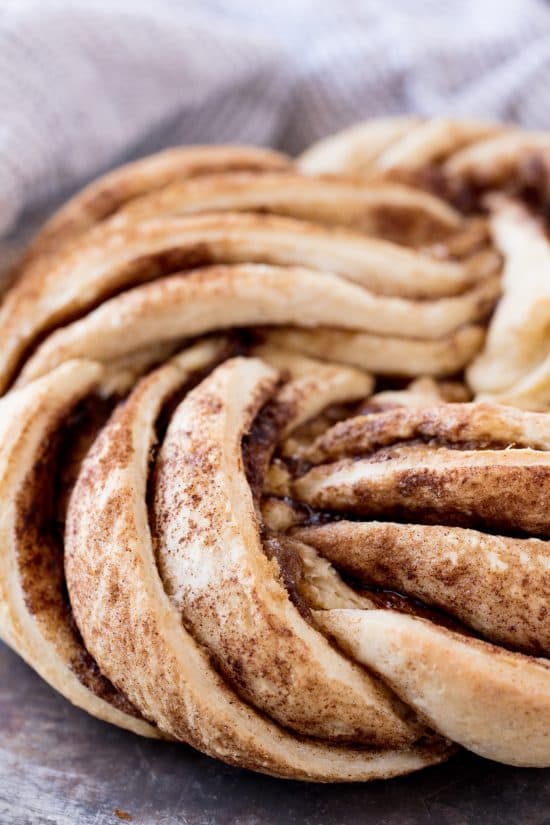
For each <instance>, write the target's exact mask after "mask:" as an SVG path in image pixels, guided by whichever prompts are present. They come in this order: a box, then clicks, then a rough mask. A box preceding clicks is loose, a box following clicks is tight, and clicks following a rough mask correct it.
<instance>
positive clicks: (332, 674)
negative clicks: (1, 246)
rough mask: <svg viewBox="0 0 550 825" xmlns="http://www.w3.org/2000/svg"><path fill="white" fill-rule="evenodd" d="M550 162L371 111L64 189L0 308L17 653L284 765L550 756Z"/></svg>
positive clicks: (181, 152)
mask: <svg viewBox="0 0 550 825" xmlns="http://www.w3.org/2000/svg"><path fill="white" fill-rule="evenodd" d="M549 151H550V139H549V138H548V136H546V135H544V134H530V133H525V132H521V131H520V130H517V129H514V128H511V127H508V126H504V125H500V124H491V123H480V122H473V121H467V122H466V121H451V120H447V119H435V120H423V119H420V118H414V117H406V118H396V119H384V120H379V121H374V122H371V123H368V124H365V125H361V126H359V127H355V128H354V129H353V130H351V131H348V132H345V133H342V134H341V135H338V136H336V137H333V138H330V139H328V140H327V141H323V142H321V143H320V144H319V145H317V146H314V147H312V148H310V149H309V150H308V151H307V152H306V153H305V154H304V155H303V156H302V157H301V158H299V159H298V160H297V161H293V160H292V159H291V158H288V157H285V156H283V155H280V154H278V153H275V152H271V151H269V150H263V149H254V148H248V147H190V148H178V149H174V150H168V151H167V152H164V153H161V154H160V155H158V156H153V157H151V158H146V159H144V160H142V161H138V162H137V163H134V164H130V165H129V166H126V167H123V168H122V169H120V170H115V171H114V172H111V173H109V174H108V175H107V176H106V177H104V178H102V179H100V180H99V181H97V182H95V183H93V184H91V185H90V186H89V187H87V188H86V189H85V190H84V191H83V192H82V193H80V194H78V195H76V196H75V197H74V198H73V199H72V200H71V201H70V202H69V203H68V204H67V205H66V206H65V207H63V208H62V209H61V210H60V211H59V212H58V213H57V214H56V215H54V216H53V217H52V218H51V219H50V221H49V222H48V223H47V224H46V226H45V227H44V229H43V230H42V232H41V233H40V234H39V235H38V237H37V238H36V239H35V241H34V242H33V244H32V245H31V247H30V249H29V250H28V252H27V253H26V255H25V256H24V258H23V259H22V261H21V262H20V264H19V266H18V276H17V280H16V282H15V284H14V285H13V286H12V288H11V289H10V290H9V292H8V293H7V295H6V296H5V298H4V301H3V303H2V306H1V307H0V392H2V396H1V397H0V430H1V436H2V438H1V439H0V443H1V446H0V494H1V495H0V501H1V502H2V503H1V504H0V531H1V533H2V544H3V548H4V550H3V553H2V554H1V556H0V599H1V601H0V633H1V635H2V638H3V639H4V640H5V641H6V642H7V643H8V644H9V645H11V646H12V647H13V648H14V649H15V650H16V651H18V653H19V654H20V655H21V656H23V657H24V658H25V660H26V661H27V662H28V663H29V664H30V665H31V666H32V667H33V668H34V669H35V670H36V671H37V672H38V673H39V674H40V675H41V676H42V677H43V678H44V679H46V680H47V681H48V682H49V683H50V684H51V685H52V686H53V687H54V688H55V689H56V690H58V691H59V692H61V693H62V694H64V695H65V696H66V697H67V699H69V701H71V702H73V703H74V704H76V705H78V706H79V707H82V708H84V709H85V710H87V711H88V712H89V713H91V714H94V715H95V716H97V717H98V718H100V719H103V720H106V721H109V722H112V723H114V724H117V725H119V726H121V727H124V728H126V729H128V730H129V731H131V732H133V733H134V734H139V735H143V736H151V737H157V738H166V739H170V740H178V741H182V742H186V743H188V744H190V745H192V746H194V747H196V748H198V749H200V750H201V751H203V752H205V753H207V754H209V755H211V756H213V757H216V758H219V759H222V760H224V761H226V762H227V763H229V764H233V765H237V766H240V767H247V768H250V769H253V770H256V771H262V772H265V773H268V774H271V775H274V776H280V777H286V778H294V779H301V780H312V781H324V782H329V781H359V780H369V779H377V778H385V777H392V776H396V775H399V774H404V773H408V772H411V771H414V770H417V769H419V768H422V767H424V766H427V765H432V764H436V763H438V762H441V761H442V760H444V759H447V758H449V757H450V756H451V755H452V754H453V753H454V751H455V750H456V749H457V748H459V747H463V748H467V749H469V750H471V751H473V752H475V753H478V754H480V755H481V756H484V757H486V758H490V759H496V760H498V761H501V762H504V763H507V764H512V765H520V766H536V767H548V766H550V664H549V659H548V657H549V655H550V633H549V629H548V618H547V617H548V610H549V608H550V550H549V549H548V548H549V545H548V539H549V536H550V517H549V516H548V506H547V502H548V499H549V497H550V423H549V422H550V418H549V413H548V405H549V404H550V380H549V379H548V376H549V375H550V371H549V369H548V363H547V362H548V361H549V359H550V339H549V337H548V335H549V332H548V330H549V329H550V324H549V320H550V318H549V316H548V312H549V309H548V307H547V306H546V304H547V303H548V302H547V301H546V299H545V298H544V296H545V294H546V293H547V292H548V284H547V283H546V281H547V278H546V276H547V275H548V272H547V270H548V269H549V266H550V263H549V262H550V257H549V251H548V241H547V238H546V226H545V215H546V214H547V212H546V201H545V198H546V195H547V193H546V191H545V189H544V185H543V183H544V174H543V172H544V170H545V169H546V168H547V158H548V152H549ZM537 170H538V171H537ZM541 170H542V171H541ZM547 374H548V375H547Z"/></svg>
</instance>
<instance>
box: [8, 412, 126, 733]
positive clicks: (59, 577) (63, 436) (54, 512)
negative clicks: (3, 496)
mask: <svg viewBox="0 0 550 825" xmlns="http://www.w3.org/2000/svg"><path fill="white" fill-rule="evenodd" d="M112 406H113V404H112V403H106V402H104V401H102V400H101V399H99V398H96V397H91V398H88V399H86V401H85V402H83V403H82V404H80V405H79V406H78V408H77V409H76V410H75V411H74V412H73V413H72V414H69V416H66V417H63V418H62V420H63V426H62V427H60V426H59V425H58V427H57V429H56V430H55V431H53V432H52V433H51V434H50V437H49V438H48V440H47V441H46V442H45V444H44V447H43V450H42V452H41V454H40V455H39V456H38V458H37V461H36V462H35V465H34V467H33V469H32V471H31V473H30V475H29V476H28V477H27V479H26V481H25V483H24V484H23V485H22V490H21V494H20V496H19V499H18V500H17V505H16V509H17V521H16V539H17V558H18V564H19V568H20V574H21V581H22V587H23V591H24V595H25V602H26V605H27V609H28V610H29V612H30V613H32V614H33V615H34V617H35V619H36V620H37V621H38V622H39V623H40V626H41V629H42V632H43V633H44V635H45V636H46V637H47V638H49V639H50V640H52V641H53V642H54V643H55V644H56V647H57V649H58V651H59V654H60V655H61V656H62V657H63V658H64V659H65V660H66V661H67V664H68V666H69V667H70V669H71V670H72V671H73V673H74V674H75V675H76V676H77V677H78V679H79V681H80V682H81V683H82V684H83V685H84V686H85V687H87V688H88V690H90V691H91V692H92V693H94V694H95V695H96V696H98V697H99V698H101V699H104V700H105V701H106V702H109V703H110V704H111V705H113V706H114V707H116V708H118V709H119V710H121V711H123V712H125V713H128V714H129V715H131V716H134V717H137V718H139V717H140V714H139V712H138V711H137V710H136V708H135V707H134V706H133V705H132V704H131V703H130V702H129V701H128V700H127V699H126V697H125V696H124V695H123V694H122V693H121V692H120V691H119V690H117V688H115V687H114V685H112V683H111V682H110V681H109V680H108V679H107V678H105V676H103V674H102V673H101V671H100V670H99V667H98V665H97V663H96V662H95V661H94V659H93V658H92V657H91V656H90V654H89V653H88V651H87V650H86V648H85V646H84V643H83V641H82V637H81V635H80V632H79V630H78V628H77V626H76V623H75V621H74V617H73V613H72V608H71V604H70V601H69V597H68V594H67V589H66V585H65V576H64V569H63V532H64V521H65V513H66V508H67V505H68V500H69V497H70V493H71V490H72V487H73V486H74V483H75V481H76V478H77V475H78V471H79V468H80V464H81V462H82V460H83V458H84V456H85V454H86V452H87V450H88V448H89V447H90V445H91V444H92V442H93V441H94V440H95V438H96V437H97V434H98V432H99V430H100V429H101V427H102V425H103V424H104V423H105V421H106V420H107V418H108V416H109V414H110V411H111V409H112Z"/></svg>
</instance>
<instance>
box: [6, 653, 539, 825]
mask: <svg viewBox="0 0 550 825" xmlns="http://www.w3.org/2000/svg"><path fill="white" fill-rule="evenodd" d="M0 724H1V732H0V823H1V825H31V824H32V825H46V823H47V824H48V825H107V824H109V825H120V823H121V822H125V821H126V822H128V821H131V822H132V823H133V825H172V823H182V825H286V823H300V825H333V824H334V825H348V824H349V825H351V824H352V823H371V822H372V823H376V825H417V823H433V825H470V823H472V825H473V824H474V823H475V825H480V823H481V824H482V825H502V823H514V824H516V823H517V824H518V825H519V824H520V823H521V825H548V824H549V823H550V770H549V771H536V770H523V771H522V770H517V769H513V768H508V767H504V766H501V765H496V764H494V763H490V762H485V761H483V760H481V759H477V758H475V757H473V756H467V755H462V756H459V757H455V759H454V760H452V761H451V762H450V763H448V764H447V765H444V766H440V767H438V768H432V769H430V770H427V771H424V772H422V773H419V774H416V775H413V776H409V777H405V778H403V779H397V780H393V781H391V782H379V783H373V784H371V785H355V786H349V785H348V786H346V785H340V786H326V785H325V786H323V785H304V784H301V783H296V782H282V781H279V780H275V779H269V778H268V777H262V776H255V775H253V774H251V773H248V772H246V771H238V770H235V769H232V768H229V767H226V766H224V765H221V764H219V763H216V762H214V761H213V760H211V759H208V758H206V757H204V756H201V755H200V754H197V753H195V752H193V751H191V750H190V749H189V748H186V747H184V746H177V745H168V744H166V743H162V742H149V741H144V740H142V739H139V738H138V737H136V736H132V735H131V734H128V733H125V732H124V731H119V730H117V729H115V728H112V727H110V726H108V725H106V724H104V723H102V722H98V721H96V720H95V719H92V718H91V717H89V716H87V715H86V714H84V713H83V712H81V711H79V710H77V709H75V708H73V707H72V706H71V705H69V704H68V703H67V702H66V701H65V700H64V699H63V698H62V697H61V696H58V695H57V694H56V693H55V692H54V691H53V690H52V689H50V688H49V687H48V686H47V685H46V684H44V682H42V681H41V680H40V679H39V678H38V676H36V675H35V674H34V673H33V672H32V671H31V670H30V669H29V668H28V667H27V666H26V665H24V664H23V663H22V662H21V661H20V660H19V659H18V658H17V657H16V656H15V655H14V654H13V653H12V652H11V651H9V650H8V649H7V648H5V647H4V646H3V645H1V644H0ZM117 811H118V814H117ZM128 817H131V820H130V819H128Z"/></svg>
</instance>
